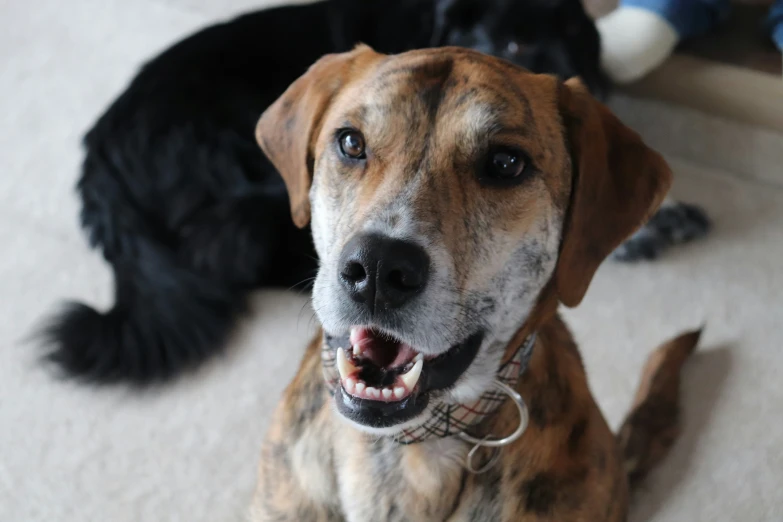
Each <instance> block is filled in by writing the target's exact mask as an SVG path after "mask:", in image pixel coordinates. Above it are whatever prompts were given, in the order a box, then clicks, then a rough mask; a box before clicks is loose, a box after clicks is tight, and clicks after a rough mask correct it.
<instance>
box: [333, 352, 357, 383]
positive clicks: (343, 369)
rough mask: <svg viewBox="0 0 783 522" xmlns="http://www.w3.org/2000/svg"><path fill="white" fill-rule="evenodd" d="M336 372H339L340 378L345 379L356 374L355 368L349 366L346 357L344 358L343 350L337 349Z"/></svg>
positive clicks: (349, 362) (349, 363) (351, 365)
mask: <svg viewBox="0 0 783 522" xmlns="http://www.w3.org/2000/svg"><path fill="white" fill-rule="evenodd" d="M337 371H338V372H340V378H341V379H345V378H347V377H350V376H351V375H352V374H353V373H354V372H356V366H354V365H353V364H351V361H349V360H348V357H346V356H345V350H343V349H342V348H338V349H337Z"/></svg>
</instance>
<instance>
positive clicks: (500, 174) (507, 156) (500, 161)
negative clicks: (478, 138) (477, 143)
mask: <svg viewBox="0 0 783 522" xmlns="http://www.w3.org/2000/svg"><path fill="white" fill-rule="evenodd" d="M526 165H527V162H526V161H525V158H523V157H522V155H521V154H519V153H516V152H514V151H510V150H500V151H497V152H495V153H493V154H492V156H491V157H490V165H489V172H490V175H491V176H493V177H496V178H501V179H513V178H516V177H517V176H519V175H520V174H522V172H523V171H524V170H525V166H526Z"/></svg>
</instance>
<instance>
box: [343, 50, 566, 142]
mask: <svg viewBox="0 0 783 522" xmlns="http://www.w3.org/2000/svg"><path fill="white" fill-rule="evenodd" d="M556 96H557V82H556V80H555V79H554V78H552V77H549V76H544V75H537V74H533V73H530V72H528V71H525V70H524V69H522V68H520V67H518V66H515V65H514V64H511V63H510V62H506V61H504V60H500V59H497V58H495V57H492V56H487V55H484V54H481V53H477V52H475V51H470V50H466V49H459V48H443V49H430V50H424V51H417V52H412V53H406V54H404V55H397V56H386V57H383V58H380V59H379V60H378V62H377V63H376V65H375V67H373V68H372V69H371V70H369V71H364V74H362V75H361V76H358V77H356V78H355V79H354V80H353V81H351V82H349V84H348V85H347V86H346V88H345V89H344V91H343V94H342V95H341V96H340V102H339V103H338V104H336V107H335V109H336V111H335V113H333V114H334V117H335V118H337V119H338V120H341V121H336V122H335V125H338V126H339V125H345V126H355V127H357V128H360V129H361V130H362V131H363V132H366V133H369V134H370V137H371V138H375V139H373V140H372V141H374V142H375V144H376V145H379V144H380V143H383V142H390V141H399V140H400V139H401V138H404V137H405V136H402V135H401V131H403V129H404V131H405V132H406V133H416V131H418V132H419V133H426V132H429V131H431V130H432V129H433V128H434V127H438V128H441V129H445V130H447V131H449V132H448V134H450V135H452V137H454V138H455V139H460V138H462V137H468V138H470V137H476V136H483V135H486V134H487V133H488V132H496V131H505V132H507V133H509V132H510V133H515V134H516V135H517V136H518V137H522V138H524V137H526V136H527V137H528V138H530V137H531V136H534V135H536V136H539V137H543V136H548V137H549V138H551V137H553V135H556V134H558V133H559V129H557V128H556V126H552V125H551V123H552V122H556V121H558V118H557V115H556V114H555V112H556ZM373 133H376V135H375V136H372V134H373ZM378 134H383V135H382V136H379V135H378ZM384 138H385V139H384ZM379 142H380V143H379ZM532 145H533V148H536V145H537V144H535V143H533V144H532ZM531 152H532V151H531Z"/></svg>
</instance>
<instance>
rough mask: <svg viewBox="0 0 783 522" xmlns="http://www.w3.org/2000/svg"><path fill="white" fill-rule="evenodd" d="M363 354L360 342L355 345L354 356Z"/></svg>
mask: <svg viewBox="0 0 783 522" xmlns="http://www.w3.org/2000/svg"><path fill="white" fill-rule="evenodd" d="M361 354H362V349H361V347H360V346H359V345H358V344H354V345H353V356H354V357H358V356H360V355H361Z"/></svg>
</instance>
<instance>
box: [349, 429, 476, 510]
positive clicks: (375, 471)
mask: <svg viewBox="0 0 783 522" xmlns="http://www.w3.org/2000/svg"><path fill="white" fill-rule="evenodd" d="M346 435H347V434H346ZM340 439H341V440H339V441H337V443H336V444H335V464H336V468H337V481H338V489H339V497H340V504H341V507H342V510H343V512H344V514H345V518H346V520H347V521H348V522H365V521H367V520H372V521H378V522H403V521H414V520H415V521H421V522H429V521H433V522H435V521H438V522H442V521H444V520H448V521H454V522H456V521H458V520H463V518H462V517H457V516H455V512H457V511H459V509H458V508H459V506H460V504H462V503H463V501H464V500H465V498H464V494H465V493H466V487H467V485H468V482H473V477H471V476H469V475H468V474H467V472H466V471H465V468H464V467H463V462H464V459H465V456H466V454H467V452H468V449H469V448H468V446H467V445H466V444H465V443H464V442H462V441H459V440H456V439H436V440H431V441H425V442H422V443H418V444H413V445H410V446H403V445H400V444H398V443H396V442H393V441H389V440H378V441H372V440H367V439H366V438H365V437H364V436H363V435H361V434H358V433H352V434H350V435H347V436H346V437H344V438H343V437H340ZM464 520H470V519H468V518H465V519H464Z"/></svg>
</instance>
